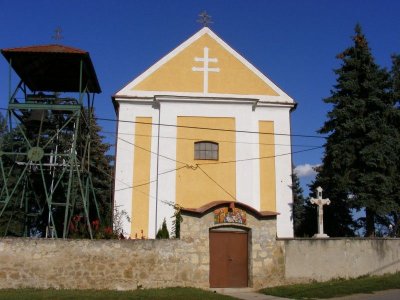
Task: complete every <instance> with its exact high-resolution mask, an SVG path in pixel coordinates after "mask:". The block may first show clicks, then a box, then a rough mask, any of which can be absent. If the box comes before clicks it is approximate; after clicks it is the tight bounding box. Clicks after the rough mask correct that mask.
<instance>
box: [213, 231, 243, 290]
mask: <svg viewBox="0 0 400 300" xmlns="http://www.w3.org/2000/svg"><path fill="white" fill-rule="evenodd" d="M247 286H248V234H247V232H243V231H210V287H215V288H220V287H247Z"/></svg>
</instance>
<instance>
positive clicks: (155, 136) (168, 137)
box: [100, 131, 318, 148]
mask: <svg viewBox="0 0 400 300" xmlns="http://www.w3.org/2000/svg"><path fill="white" fill-rule="evenodd" d="M100 132H101V133H104V134H108V135H113V136H116V135H117V133H116V132H112V131H100ZM118 135H128V136H141V137H149V138H158V137H159V138H162V139H174V140H186V141H199V140H202V139H201V138H183V137H172V136H161V135H160V136H157V135H148V134H139V133H123V132H119V133H118ZM213 141H215V142H219V143H232V144H248V145H263V146H287V147H305V148H312V147H318V146H317V145H299V144H277V143H257V142H240V141H239V142H238V141H226V140H213ZM110 145H112V146H115V144H110Z"/></svg>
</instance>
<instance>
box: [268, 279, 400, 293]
mask: <svg viewBox="0 0 400 300" xmlns="http://www.w3.org/2000/svg"><path fill="white" fill-rule="evenodd" d="M399 288H400V273H396V274H387V275H383V276H371V277H369V276H367V277H366V276H364V277H360V278H356V279H349V280H344V279H335V280H330V281H327V282H314V283H308V284H294V285H287V286H279V287H273V288H267V289H264V290H262V293H264V294H266V295H273V296H277V297H285V298H291V299H292V298H293V299H315V298H318V299H321V298H324V299H325V298H333V297H341V296H346V295H351V294H361V293H372V292H376V291H383V290H389V289H399Z"/></svg>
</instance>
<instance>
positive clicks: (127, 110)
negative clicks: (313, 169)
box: [115, 97, 293, 238]
mask: <svg viewBox="0 0 400 300" xmlns="http://www.w3.org/2000/svg"><path fill="white" fill-rule="evenodd" d="M156 99H157V103H158V105H159V106H158V107H159V109H158V108H156V107H155V106H154V101H148V103H146V104H143V102H142V103H141V104H135V103H133V101H131V102H128V101H126V102H125V101H123V102H121V103H120V115H119V118H120V120H122V121H124V120H132V121H133V120H135V118H136V117H137V116H141V117H143V116H151V117H152V122H153V123H155V124H157V123H161V124H169V125H172V126H160V128H158V126H157V125H153V127H152V144H151V145H152V146H151V151H152V154H151V175H150V180H151V181H153V182H152V183H151V184H150V193H149V194H150V197H149V198H150V205H149V227H148V230H149V236H148V237H149V238H154V237H155V233H156V231H157V229H158V228H159V227H160V226H161V224H162V222H163V219H164V218H165V220H166V221H167V225H168V229H169V230H170V231H171V229H172V220H173V219H172V218H171V217H172V215H173V213H174V209H173V207H172V206H171V204H173V203H175V199H176V190H175V189H176V171H175V169H176V168H177V166H184V164H179V163H178V164H177V163H176V161H174V160H175V159H176V134H177V130H176V127H174V126H175V125H176V124H177V117H178V116H194V117H195V116H208V117H232V118H235V126H236V130H239V131H250V132H258V131H259V127H258V122H259V121H260V120H270V121H273V122H274V128H275V132H276V133H288V134H289V133H290V124H289V108H287V107H257V108H256V109H255V110H254V109H253V107H252V104H253V103H252V102H251V103H237V102H236V103H235V102H233V101H232V102H228V103H212V104H210V103H202V102H201V100H199V101H190V102H189V101H182V99H181V100H180V101H176V100H174V99H172V98H171V99H169V98H168V97H160V99H159V98H157V97H156ZM210 105H212V109H211V108H210ZM159 118H160V119H159ZM158 130H160V137H159V138H158ZM134 132H135V124H134V123H125V122H120V126H119V129H118V134H119V135H118V136H119V137H121V138H122V139H127V137H128V138H130V141H132V142H133V141H134ZM236 142H237V143H236V160H239V161H238V162H237V163H236V198H237V200H238V201H240V202H243V203H246V204H248V205H250V206H252V207H254V208H255V209H257V210H259V209H260V182H259V176H260V167H259V163H260V162H259V160H258V159H254V160H249V159H251V158H257V157H259V156H260V154H259V144H258V143H259V135H258V134H255V133H243V132H238V133H237V134H236ZM158 143H159V147H158ZM275 143H276V146H275V155H276V158H275V166H276V197H277V204H276V205H277V206H276V208H277V211H278V212H279V213H280V215H279V216H278V222H277V234H278V237H292V236H293V228H292V220H291V202H292V191H291V176H290V175H291V167H292V166H291V156H290V155H286V154H288V153H290V152H291V147H290V136H289V135H287V136H286V135H275ZM158 152H159V154H160V156H159V158H158V159H157V153H158ZM282 154H283V156H280V155H282ZM168 158H169V159H168ZM133 160H134V146H132V145H129V144H128V143H125V142H123V141H121V140H118V153H117V161H116V170H117V172H116V184H115V186H116V193H115V203H116V205H117V206H118V208H119V209H124V210H125V211H126V212H128V214H129V215H131V213H132V201H131V200H130V198H131V195H132V189H129V188H127V187H129V185H132V182H133ZM241 160H246V161H241ZM184 163H185V162H184ZM157 166H158V174H160V175H159V176H158V191H157V182H156V180H157ZM124 188H125V189H124ZM156 198H158V200H157V201H156ZM156 207H157V209H156ZM156 215H157V217H156ZM124 230H125V231H126V232H130V224H124Z"/></svg>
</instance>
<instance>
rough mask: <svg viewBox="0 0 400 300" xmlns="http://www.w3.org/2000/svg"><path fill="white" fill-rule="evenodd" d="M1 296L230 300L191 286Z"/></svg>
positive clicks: (4, 293)
mask: <svg viewBox="0 0 400 300" xmlns="http://www.w3.org/2000/svg"><path fill="white" fill-rule="evenodd" d="M0 298H1V299H8V300H13V299H15V300H39V299H40V300H47V299H48V300H53V299H59V300H62V299H65V300H67V299H68V300H69V299H89V300H91V299H104V300H106V299H107V300H112V299H118V300H124V299H130V300H136V299H140V300H146V299H149V300H153V299H165V300H169V299H174V300H186V299H190V300H203V299H211V300H214V299H215V300H229V299H235V298H233V297H230V296H226V295H221V294H217V293H213V292H211V291H205V290H202V289H196V288H190V287H172V288H165V289H137V290H133V291H110V290H62V289H60V290H54V289H41V290H39V289H14V290H11V289H7V290H0Z"/></svg>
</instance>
